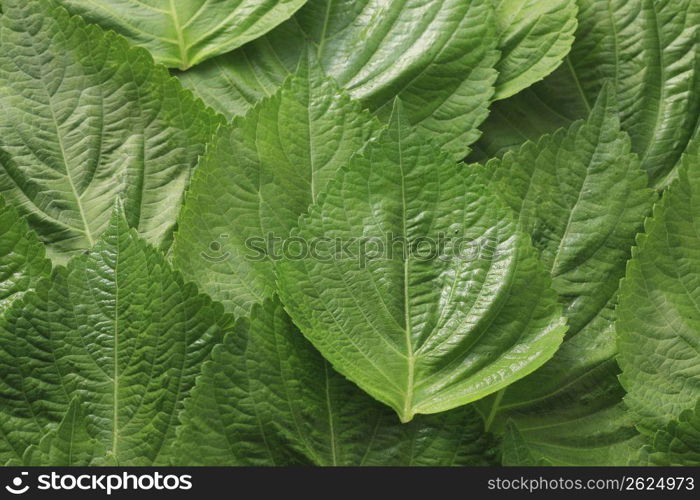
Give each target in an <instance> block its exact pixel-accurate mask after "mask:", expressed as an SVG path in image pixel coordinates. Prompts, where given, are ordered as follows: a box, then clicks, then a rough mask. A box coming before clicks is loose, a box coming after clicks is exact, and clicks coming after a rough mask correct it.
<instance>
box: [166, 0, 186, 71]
mask: <svg viewBox="0 0 700 500" xmlns="http://www.w3.org/2000/svg"><path fill="white" fill-rule="evenodd" d="M170 13H171V15H172V18H173V26H174V27H175V34H176V35H177V46H178V49H179V51H180V59H181V66H180V69H181V70H183V71H184V70H186V69H187V68H188V66H189V61H188V60H187V47H186V46H185V38H184V37H183V36H182V27H181V26H180V20H179V19H178V17H177V10H176V9H175V2H174V1H173V0H170Z"/></svg>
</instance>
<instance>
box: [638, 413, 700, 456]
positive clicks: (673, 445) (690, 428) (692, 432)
mask: <svg viewBox="0 0 700 500" xmlns="http://www.w3.org/2000/svg"><path fill="white" fill-rule="evenodd" d="M642 456H643V457H645V459H646V461H647V462H646V463H647V464H649V465H666V466H669V465H684V466H695V467H697V466H698V465H700V400H698V403H697V404H696V405H695V408H694V409H691V410H686V411H684V412H682V413H681V414H680V416H679V417H678V420H674V421H672V422H670V423H669V424H668V425H667V426H666V427H664V428H662V429H659V431H658V432H657V433H656V435H655V436H654V440H653V442H652V444H651V445H648V446H645V447H644V449H643V451H642Z"/></svg>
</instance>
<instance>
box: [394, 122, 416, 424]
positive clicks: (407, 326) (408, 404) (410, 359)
mask: <svg viewBox="0 0 700 500" xmlns="http://www.w3.org/2000/svg"><path fill="white" fill-rule="evenodd" d="M397 137H398V146H399V169H400V171H401V210H402V214H401V222H402V229H403V245H404V248H403V310H404V332H405V335H406V360H407V363H408V367H407V372H408V373H407V380H406V399H405V401H404V409H403V416H402V420H404V419H406V420H405V421H408V420H410V417H411V416H412V415H413V410H412V407H413V377H414V374H413V372H414V365H415V358H414V354H413V342H412V341H411V314H410V310H409V300H408V264H409V258H408V242H407V241H406V239H407V237H408V234H407V233H408V231H407V230H406V178H405V175H404V170H403V152H402V144H401V131H400V130H399V132H398V134H397Z"/></svg>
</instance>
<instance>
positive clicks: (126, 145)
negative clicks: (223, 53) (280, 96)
mask: <svg viewBox="0 0 700 500" xmlns="http://www.w3.org/2000/svg"><path fill="white" fill-rule="evenodd" d="M52 5H53V4H52V2H50V1H48V0H28V1H25V0H7V1H3V2H2V6H3V15H2V19H1V20H0V44H1V45H2V51H0V105H1V106H2V110H3V111H2V113H0V192H1V193H2V194H3V195H4V196H5V198H6V199H7V201H8V202H11V203H12V204H14V205H15V206H16V207H18V208H19V209H20V211H21V212H22V213H23V214H26V215H28V216H29V217H28V220H29V222H30V225H31V226H32V228H33V229H35V230H36V232H37V233H38V234H39V236H40V237H41V238H42V239H43V241H44V242H46V243H47V244H48V250H49V254H50V256H51V257H52V258H53V259H54V260H57V261H59V262H65V261H66V260H67V258H68V257H69V256H70V255H71V254H72V253H74V252H75V251H77V250H81V249H84V248H89V247H91V246H92V245H93V244H94V242H95V241H96V240H97V237H98V236H99V234H100V232H101V231H102V230H103V229H104V227H105V226H106V224H107V221H108V220H109V215H110V213H111V210H112V206H113V205H114V200H115V198H116V196H117V195H120V194H121V196H122V198H123V200H124V207H125V209H126V213H127V216H128V218H129V222H130V224H131V226H132V227H135V228H137V229H138V231H139V233H141V234H142V235H143V236H144V237H145V238H146V239H147V240H148V241H150V242H152V243H154V244H156V245H168V243H169V242H170V239H171V237H172V229H173V226H174V223H175V217H176V215H177V212H178V210H179V207H180V203H181V200H182V195H183V192H184V189H185V186H186V185H187V182H188V181H189V176H190V171H191V169H192V168H193V167H194V165H195V163H196V161H197V157H198V156H199V155H200V154H201V153H202V152H203V150H204V144H205V143H206V142H207V141H208V140H209V138H210V137H211V135H212V133H213V132H214V130H215V129H216V127H217V126H218V124H219V123H220V121H219V119H217V118H216V117H215V116H214V114H213V113H212V112H211V111H209V110H206V109H205V108H204V107H203V106H202V104H201V102H199V101H196V100H195V99H193V98H192V96H191V95H190V93H189V92H187V91H184V90H183V89H182V88H181V87H180V85H179V84H178V83H177V81H176V80H174V79H173V78H171V77H170V76H169V75H168V73H167V71H166V70H165V68H163V67H159V66H156V65H154V64H153V61H152V59H151V57H150V56H149V55H148V53H146V51H144V50H143V49H133V48H131V47H129V46H128V45H127V43H126V41H125V40H124V39H123V38H121V37H119V36H117V35H115V34H114V33H105V32H103V31H101V30H100V29H99V28H97V27H95V26H88V25H86V24H85V23H84V22H83V21H82V20H80V19H79V18H70V17H69V16H68V14H67V12H66V11H65V10H64V9H63V8H61V7H53V6H52Z"/></svg>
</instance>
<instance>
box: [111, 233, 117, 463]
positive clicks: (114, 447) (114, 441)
mask: <svg viewBox="0 0 700 500" xmlns="http://www.w3.org/2000/svg"><path fill="white" fill-rule="evenodd" d="M118 275H119V248H118V247H117V255H116V260H115V261H114V355H113V360H114V371H113V374H112V380H113V381H114V389H113V393H112V394H113V397H112V412H113V414H112V453H113V454H114V458H115V460H117V457H118V455H117V453H118V451H119V449H118V447H119V278H118Z"/></svg>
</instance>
